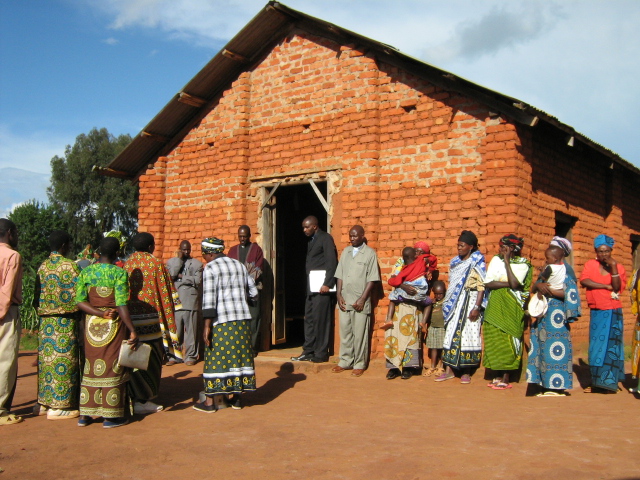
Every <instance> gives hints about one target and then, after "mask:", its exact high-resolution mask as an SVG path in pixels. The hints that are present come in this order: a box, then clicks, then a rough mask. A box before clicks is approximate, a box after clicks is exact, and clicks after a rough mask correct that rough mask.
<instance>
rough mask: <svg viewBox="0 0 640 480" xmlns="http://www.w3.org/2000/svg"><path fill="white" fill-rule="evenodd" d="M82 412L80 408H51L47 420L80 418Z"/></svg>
mask: <svg viewBox="0 0 640 480" xmlns="http://www.w3.org/2000/svg"><path fill="white" fill-rule="evenodd" d="M79 416H80V412H79V411H78V410H65V409H62V408H61V409H53V408H51V409H49V411H48V412H47V420H67V419H68V420H71V419H72V418H78V417H79Z"/></svg>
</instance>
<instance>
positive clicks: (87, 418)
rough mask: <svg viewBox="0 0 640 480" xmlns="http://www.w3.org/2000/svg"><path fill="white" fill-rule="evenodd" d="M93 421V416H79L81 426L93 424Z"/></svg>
mask: <svg viewBox="0 0 640 480" xmlns="http://www.w3.org/2000/svg"><path fill="white" fill-rule="evenodd" d="M92 423H93V418H91V417H90V416H89V415H80V417H79V418H78V426H79V427H86V426H87V425H91V424H92Z"/></svg>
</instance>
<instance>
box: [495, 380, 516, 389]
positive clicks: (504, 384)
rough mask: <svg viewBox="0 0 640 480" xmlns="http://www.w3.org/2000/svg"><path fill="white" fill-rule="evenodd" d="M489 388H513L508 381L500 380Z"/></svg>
mask: <svg viewBox="0 0 640 480" xmlns="http://www.w3.org/2000/svg"><path fill="white" fill-rule="evenodd" d="M491 388H493V389H494V390H509V389H510V388H513V385H511V384H510V383H504V382H500V383H496V384H495V385H494V386H493V387H491Z"/></svg>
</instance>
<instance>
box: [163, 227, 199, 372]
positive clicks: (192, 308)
mask: <svg viewBox="0 0 640 480" xmlns="http://www.w3.org/2000/svg"><path fill="white" fill-rule="evenodd" d="M167 270H168V271H169V275H171V280H173V282H174V285H175V287H176V291H177V292H178V296H179V297H180V304H181V305H182V307H181V308H179V309H178V308H176V329H177V330H178V338H179V339H180V342H181V343H182V344H183V345H184V350H185V352H184V360H185V362H184V363H185V364H186V365H189V366H191V365H195V364H196V362H197V361H198V344H199V342H198V339H197V334H198V309H199V308H200V296H201V293H200V283H201V282H202V262H201V261H200V260H196V259H195V258H193V257H191V243H189V241H187V240H183V241H182V242H180V250H179V251H178V256H176V257H173V258H170V259H169V261H168V262H167ZM180 362H181V360H180V359H178V358H170V359H169V361H168V362H167V365H175V364H176V363H180Z"/></svg>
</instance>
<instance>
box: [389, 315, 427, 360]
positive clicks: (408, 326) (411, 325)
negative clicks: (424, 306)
mask: <svg viewBox="0 0 640 480" xmlns="http://www.w3.org/2000/svg"><path fill="white" fill-rule="evenodd" d="M421 318H422V310H421V309H419V308H418V307H417V306H416V305H413V304H408V303H400V304H398V305H397V307H396V310H395V312H394V314H393V326H392V327H391V328H389V329H388V330H387V331H386V332H385V333H384V337H385V338H384V356H385V358H386V360H387V368H401V367H409V368H410V367H419V366H420V355H419V353H420V348H421V345H420V332H421V330H420V325H419V322H420V319H421Z"/></svg>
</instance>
